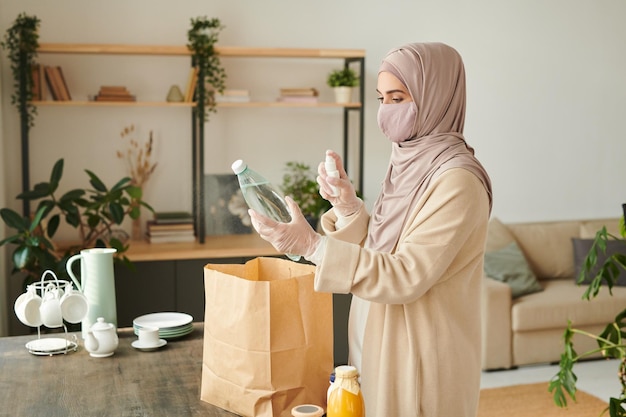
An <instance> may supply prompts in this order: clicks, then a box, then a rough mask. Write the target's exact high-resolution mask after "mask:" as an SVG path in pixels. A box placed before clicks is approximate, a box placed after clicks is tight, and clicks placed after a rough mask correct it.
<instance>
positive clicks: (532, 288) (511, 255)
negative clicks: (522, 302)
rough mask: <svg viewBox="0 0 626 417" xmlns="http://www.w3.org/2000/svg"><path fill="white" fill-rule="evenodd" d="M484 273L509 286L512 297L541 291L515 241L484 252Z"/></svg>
mask: <svg viewBox="0 0 626 417" xmlns="http://www.w3.org/2000/svg"><path fill="white" fill-rule="evenodd" d="M484 268H485V275H487V276H488V277H489V278H492V279H495V280H497V281H501V282H504V283H505V284H507V285H509V286H510V287H511V294H512V297H513V298H517V297H520V296H522V295H525V294H532V293H534V292H538V291H541V290H542V289H543V288H541V285H540V284H539V282H538V281H537V278H536V277H535V274H533V271H531V270H530V267H529V266H528V262H526V259H525V258H524V254H523V253H522V251H520V249H519V247H518V246H517V243H515V242H511V243H509V244H508V245H507V246H505V247H504V248H502V249H499V250H496V251H490V252H485V264H484Z"/></svg>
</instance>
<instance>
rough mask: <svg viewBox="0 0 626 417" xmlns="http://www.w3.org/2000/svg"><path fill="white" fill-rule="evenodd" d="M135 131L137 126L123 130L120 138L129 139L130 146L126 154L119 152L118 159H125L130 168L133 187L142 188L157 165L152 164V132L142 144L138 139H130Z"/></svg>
mask: <svg viewBox="0 0 626 417" xmlns="http://www.w3.org/2000/svg"><path fill="white" fill-rule="evenodd" d="M134 131H135V125H130V126H127V127H125V128H124V130H122V133H121V134H120V137H121V138H122V139H125V138H127V137H128V139H129V141H130V144H129V146H128V149H126V152H122V151H119V150H118V151H117V157H118V158H120V159H123V160H124V161H125V162H126V165H127V166H128V171H129V172H130V178H131V183H132V185H135V186H137V187H142V186H143V185H144V184H145V183H146V182H147V181H148V180H149V179H150V176H151V175H152V173H153V172H154V170H155V168H156V166H157V164H156V162H155V163H152V161H151V157H152V146H153V138H152V130H151V131H150V135H149V138H148V140H147V141H146V142H144V143H143V144H140V143H139V142H138V141H137V140H136V139H134V138H133V137H130V135H131V134H132V133H133V132H134Z"/></svg>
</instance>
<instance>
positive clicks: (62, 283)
mask: <svg viewBox="0 0 626 417" xmlns="http://www.w3.org/2000/svg"><path fill="white" fill-rule="evenodd" d="M48 275H52V279H54V281H53V282H51V281H50V280H49V281H46V277H47V276H48ZM29 289H34V290H35V292H36V293H37V295H39V296H40V297H41V298H42V299H43V298H44V296H45V293H46V291H51V290H61V291H63V292H67V291H69V290H71V289H72V283H71V282H69V281H66V280H60V279H58V278H57V276H56V274H55V273H54V272H53V271H51V270H46V271H45V272H44V273H43V274H42V275H41V281H39V282H34V283H32V284H29V285H28V287H27V291H28V290H29ZM16 301H17V300H16ZM42 326H43V324H41V325H39V326H36V327H37V339H34V340H31V341H30V342H28V343H26V349H27V350H28V352H29V353H31V354H33V355H39V356H53V355H58V354H68V353H71V352H76V351H77V350H78V338H77V337H76V335H75V334H69V333H68V331H67V326H66V325H65V323H63V324H62V326H61V327H63V337H47V338H43V337H42V334H41V327H42ZM43 327H45V326H43Z"/></svg>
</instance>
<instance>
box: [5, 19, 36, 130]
mask: <svg viewBox="0 0 626 417" xmlns="http://www.w3.org/2000/svg"><path fill="white" fill-rule="evenodd" d="M39 23H40V20H39V19H38V18H37V17H36V16H28V15H26V14H25V13H21V14H20V15H18V16H17V19H15V22H13V25H12V26H11V27H9V29H7V31H6V33H5V35H4V41H3V42H1V43H0V45H1V46H2V48H3V49H5V50H7V51H8V52H9V61H10V62H11V71H12V72H13V86H14V89H15V90H14V92H13V94H12V95H11V104H14V105H15V106H16V107H17V110H18V111H19V112H20V116H21V117H22V119H23V123H25V124H26V126H28V127H32V126H34V124H35V115H36V114H37V108H36V107H35V106H34V105H33V104H32V99H33V77H32V76H31V74H32V67H33V64H34V61H35V58H36V57H37V48H39V33H38V29H39Z"/></svg>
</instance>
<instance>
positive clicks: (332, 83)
mask: <svg viewBox="0 0 626 417" xmlns="http://www.w3.org/2000/svg"><path fill="white" fill-rule="evenodd" d="M326 84H328V86H329V87H332V88H333V90H334V92H335V101H336V102H337V103H349V102H350V101H351V98H352V88H353V87H356V86H357V85H359V77H358V76H357V75H356V72H354V70H352V69H351V68H350V67H347V66H346V67H344V68H342V69H338V70H333V71H331V73H330V74H328V78H327V79H326Z"/></svg>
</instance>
